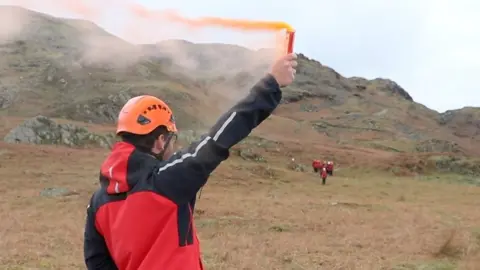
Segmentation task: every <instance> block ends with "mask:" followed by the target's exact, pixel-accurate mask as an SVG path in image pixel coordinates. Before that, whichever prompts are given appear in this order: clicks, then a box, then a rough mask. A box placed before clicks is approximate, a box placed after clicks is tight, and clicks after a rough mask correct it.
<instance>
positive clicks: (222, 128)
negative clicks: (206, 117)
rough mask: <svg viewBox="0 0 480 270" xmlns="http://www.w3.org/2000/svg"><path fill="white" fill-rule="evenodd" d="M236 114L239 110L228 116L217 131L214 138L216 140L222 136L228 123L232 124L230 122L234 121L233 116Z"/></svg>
mask: <svg viewBox="0 0 480 270" xmlns="http://www.w3.org/2000/svg"><path fill="white" fill-rule="evenodd" d="M235 115H237V112H233V113H232V114H231V115H230V117H228V119H227V121H225V122H224V123H223V125H222V126H221V127H220V129H219V130H218V131H217V133H215V136H213V140H214V141H217V140H218V137H220V135H222V133H223V131H224V130H225V128H227V126H228V124H230V122H232V120H233V118H234V117H235Z"/></svg>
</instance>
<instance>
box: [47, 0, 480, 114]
mask: <svg viewBox="0 0 480 270" xmlns="http://www.w3.org/2000/svg"><path fill="white" fill-rule="evenodd" d="M50 1H52V0H50ZM58 1H60V0H58ZM65 1H66V0H65ZM119 1H120V0H119ZM122 1H124V2H125V1H126V0H122ZM132 1H136V2H138V3H140V4H142V5H144V6H146V7H149V8H154V9H174V10H177V11H178V12H180V13H181V14H182V15H185V16H188V17H199V16H219V17H230V18H246V19H257V20H262V19H264V20H281V21H286V22H288V23H290V24H291V25H292V26H293V27H295V28H296V30H297V37H296V51H297V52H301V53H304V54H305V55H307V56H308V57H310V58H314V59H316V60H318V61H320V62H321V63H322V64H325V65H328V66H330V67H332V68H334V69H335V70H337V71H338V72H339V73H341V74H342V75H344V76H347V77H350V76H361V77H366V78H369V79H372V78H376V77H383V78H390V79H392V80H394V81H396V82H397V83H398V84H399V85H401V86H402V87H404V88H405V89H406V90H407V91H408V92H409V93H410V94H411V95H412V96H413V98H414V99H415V101H417V102H420V103H423V104H425V105H427V106H428V107H430V108H432V109H435V110H438V111H441V112H442V111H445V110H448V109H455V108H461V107H464V106H480V91H479V90H480V89H479V87H478V85H479V84H478V83H477V81H476V79H477V77H479V76H480V1H475V0H450V1H447V0H435V1H434V0H415V1H413V0H362V1H360V0H295V1H287V0H277V1H272V0H228V1H219V0H202V1H199V0H175V1H158V0H132ZM39 2H42V1H39ZM79 2H80V1H79ZM99 2H101V1H99ZM107 2H108V1H107V0H105V3H107ZM114 2H115V1H114ZM120 2H121V1H120ZM120 2H117V3H120ZM260 3H261V4H260ZM112 14H113V11H112ZM122 21H126V20H125V19H124V17H123V16H121V15H119V13H117V14H116V15H115V18H113V17H111V18H110V19H108V21H105V20H104V21H102V22H99V24H100V25H102V26H104V27H106V28H108V30H110V31H112V32H114V33H116V34H119V35H121V34H122V33H121V32H122V31H120V30H119V25H125V23H123V24H122V23H120V22H122ZM168 28H169V26H168V25H155V26H153V29H154V30H155V31H156V32H157V33H165V32H166V31H167V30H168ZM151 30H152V27H149V30H148V31H151ZM138 31H140V29H139V30H138ZM123 32H124V29H123ZM174 32H175V33H176V35H175V33H174V34H173V36H172V33H171V32H170V36H168V38H172V37H173V38H184V39H188V40H191V41H194V42H195V41H197V42H225V43H237V44H243V45H248V46H250V45H252V46H253V44H254V43H255V42H257V41H258V40H257V41H255V39H252V38H250V39H248V40H247V38H246V37H247V36H248V37H253V36H255V35H253V34H241V35H240V34H237V35H233V34H232V32H231V31H225V30H223V31H222V30H215V31H213V30H211V31H208V32H201V33H200V32H198V31H197V32H195V33H192V32H188V33H187V32H185V31H174ZM148 36H149V37H151V38H154V39H159V38H160V36H164V37H166V36H167V35H166V34H162V35H155V34H148ZM255 38H256V39H261V37H260V36H258V37H257V36H255ZM251 40H253V41H251ZM144 41H153V40H141V41H140V40H139V42H144ZM249 42H250V43H249ZM252 42H253V43H252ZM257 43H258V42H257Z"/></svg>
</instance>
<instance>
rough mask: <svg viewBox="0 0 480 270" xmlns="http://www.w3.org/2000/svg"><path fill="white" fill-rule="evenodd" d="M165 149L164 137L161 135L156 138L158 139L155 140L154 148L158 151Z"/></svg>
mask: <svg viewBox="0 0 480 270" xmlns="http://www.w3.org/2000/svg"><path fill="white" fill-rule="evenodd" d="M164 147H165V136H164V135H163V134H161V135H160V136H158V138H157V139H156V140H155V148H157V149H158V150H160V151H163V148H164Z"/></svg>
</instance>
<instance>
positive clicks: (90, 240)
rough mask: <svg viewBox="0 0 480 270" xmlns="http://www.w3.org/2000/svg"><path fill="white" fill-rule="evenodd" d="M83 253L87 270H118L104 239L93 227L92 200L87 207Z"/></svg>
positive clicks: (93, 210) (93, 209)
mask: <svg viewBox="0 0 480 270" xmlns="http://www.w3.org/2000/svg"><path fill="white" fill-rule="evenodd" d="M93 196H95V195H93ZM92 198H93V197H92ZM83 252H84V253H83V254H84V258H85V264H86V266H87V269H88V270H118V268H117V266H116V265H115V262H114V261H113V259H112V257H111V256H110V253H109V251H108V248H107V244H106V243H105V239H104V238H103V237H102V235H101V234H100V233H99V232H98V230H97V228H96V226H95V206H94V205H92V200H91V201H90V204H89V205H88V207H87V222H86V224H85V233H84V242H83Z"/></svg>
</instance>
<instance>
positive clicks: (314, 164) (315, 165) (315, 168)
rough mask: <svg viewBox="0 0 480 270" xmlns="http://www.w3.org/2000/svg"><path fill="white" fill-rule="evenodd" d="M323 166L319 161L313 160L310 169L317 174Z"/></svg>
mask: <svg viewBox="0 0 480 270" xmlns="http://www.w3.org/2000/svg"><path fill="white" fill-rule="evenodd" d="M322 167H323V164H322V162H321V161H320V160H318V159H314V160H313V162H312V168H313V171H314V172H318V171H319V170H320V169H322Z"/></svg>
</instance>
